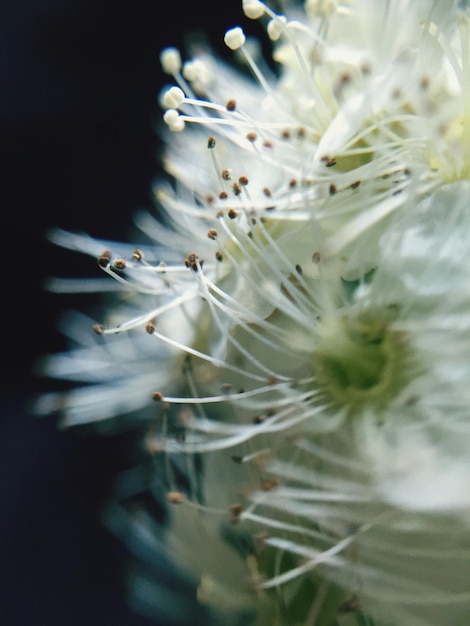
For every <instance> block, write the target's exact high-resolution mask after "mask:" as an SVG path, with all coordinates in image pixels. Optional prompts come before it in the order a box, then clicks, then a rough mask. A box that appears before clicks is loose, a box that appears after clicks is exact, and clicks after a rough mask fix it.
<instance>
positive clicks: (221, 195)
mask: <svg viewBox="0 0 470 626" xmlns="http://www.w3.org/2000/svg"><path fill="white" fill-rule="evenodd" d="M227 198H228V193H227V192H226V191H221V192H220V193H219V200H227Z"/></svg>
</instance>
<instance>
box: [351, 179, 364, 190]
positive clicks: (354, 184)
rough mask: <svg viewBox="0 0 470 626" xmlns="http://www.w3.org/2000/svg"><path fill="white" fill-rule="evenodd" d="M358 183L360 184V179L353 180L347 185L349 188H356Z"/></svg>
mask: <svg viewBox="0 0 470 626" xmlns="http://www.w3.org/2000/svg"><path fill="white" fill-rule="evenodd" d="M360 184H361V181H360V180H355V181H354V182H353V183H351V184H350V185H349V187H350V188H351V189H357V188H358V187H359V185H360Z"/></svg>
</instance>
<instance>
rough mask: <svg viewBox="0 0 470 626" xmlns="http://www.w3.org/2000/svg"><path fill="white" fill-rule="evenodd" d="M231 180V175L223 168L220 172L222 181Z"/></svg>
mask: <svg viewBox="0 0 470 626" xmlns="http://www.w3.org/2000/svg"><path fill="white" fill-rule="evenodd" d="M231 178H232V173H231V172H230V170H228V169H227V168H224V169H223V170H222V179H223V180H230V179H231Z"/></svg>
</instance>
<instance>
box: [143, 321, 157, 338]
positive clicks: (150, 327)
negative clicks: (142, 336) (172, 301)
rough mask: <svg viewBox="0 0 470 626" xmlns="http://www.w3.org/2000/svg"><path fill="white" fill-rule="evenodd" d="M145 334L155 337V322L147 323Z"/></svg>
mask: <svg viewBox="0 0 470 626" xmlns="http://www.w3.org/2000/svg"><path fill="white" fill-rule="evenodd" d="M145 332H146V333H148V334H149V335H153V333H154V332H155V320H151V321H150V322H147V324H146V325H145Z"/></svg>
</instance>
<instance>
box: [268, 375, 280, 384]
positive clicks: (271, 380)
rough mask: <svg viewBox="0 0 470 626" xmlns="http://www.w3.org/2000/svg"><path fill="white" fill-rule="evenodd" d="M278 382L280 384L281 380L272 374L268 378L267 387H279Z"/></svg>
mask: <svg viewBox="0 0 470 626" xmlns="http://www.w3.org/2000/svg"><path fill="white" fill-rule="evenodd" d="M278 382H279V379H278V378H277V377H276V376H273V375H272V374H270V375H269V376H268V377H267V378H266V384H267V385H277V383H278Z"/></svg>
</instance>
